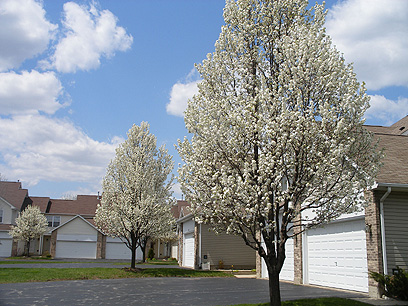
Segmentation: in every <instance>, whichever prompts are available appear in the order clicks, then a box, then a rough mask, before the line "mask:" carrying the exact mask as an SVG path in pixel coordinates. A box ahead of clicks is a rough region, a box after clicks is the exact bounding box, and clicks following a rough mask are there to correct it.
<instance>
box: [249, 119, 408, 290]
mask: <svg viewBox="0 0 408 306" xmlns="http://www.w3.org/2000/svg"><path fill="white" fill-rule="evenodd" d="M366 128H367V129H368V130H370V131H371V132H373V133H374V135H375V138H377V139H378V140H379V148H384V149H385V158H384V160H383V163H384V164H383V167H382V168H381V170H380V173H379V175H378V177H377V179H376V183H377V184H376V187H375V188H374V189H373V190H371V191H368V192H367V193H366V198H367V199H368V201H369V205H368V207H366V209H365V211H363V212H361V213H356V214H350V215H345V216H342V217H341V218H339V219H338V220H335V221H332V222H330V223H329V224H326V225H324V226H323V227H318V228H314V229H310V230H307V231H306V232H304V233H303V234H302V235H300V236H297V237H295V238H293V239H290V240H289V241H288V242H287V248H286V249H287V250H286V252H287V254H286V255H287V258H286V261H285V266H284V269H283V270H284V271H283V275H284V276H283V278H284V279H287V280H291V281H294V282H295V283H298V284H313V285H321V286H327V287H333V288H340V289H348V290H355V291H360V292H368V293H369V294H370V296H373V297H377V296H379V295H380V294H381V292H380V288H379V287H378V284H377V283H376V282H375V281H374V280H372V279H371V278H369V276H368V272H369V271H374V272H380V273H385V274H392V273H394V271H395V269H396V268H397V266H399V267H400V268H403V269H408V155H407V154H406V151H407V148H408V117H405V118H403V119H402V120H400V121H398V122H397V123H395V124H393V125H392V126H390V127H383V126H366ZM258 262H259V263H258V265H257V274H258V277H262V278H266V277H267V270H266V265H265V263H264V262H263V260H262V263H261V261H258Z"/></svg>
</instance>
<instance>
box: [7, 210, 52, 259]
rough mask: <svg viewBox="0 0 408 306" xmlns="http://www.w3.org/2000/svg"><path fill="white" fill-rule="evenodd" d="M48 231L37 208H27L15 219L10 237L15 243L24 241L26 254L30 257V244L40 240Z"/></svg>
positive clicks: (46, 223) (43, 217)
mask: <svg viewBox="0 0 408 306" xmlns="http://www.w3.org/2000/svg"><path fill="white" fill-rule="evenodd" d="M47 230H48V222H47V218H46V217H45V216H44V215H43V214H42V213H41V211H40V209H39V208H38V207H37V206H27V207H26V208H25V209H24V210H23V211H22V212H21V214H20V216H19V217H17V218H16V225H15V226H11V230H10V231H9V234H10V236H12V237H13V238H14V240H17V241H24V242H25V247H26V250H27V251H26V252H27V253H26V254H27V256H30V243H31V241H32V240H33V239H37V238H40V237H41V236H42V235H44V234H45V233H46V232H47Z"/></svg>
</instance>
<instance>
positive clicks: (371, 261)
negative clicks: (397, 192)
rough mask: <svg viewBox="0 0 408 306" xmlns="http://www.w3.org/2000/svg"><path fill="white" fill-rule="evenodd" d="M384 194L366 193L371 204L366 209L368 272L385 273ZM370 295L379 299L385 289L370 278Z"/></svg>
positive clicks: (377, 192)
mask: <svg viewBox="0 0 408 306" xmlns="http://www.w3.org/2000/svg"><path fill="white" fill-rule="evenodd" d="M383 194H384V192H379V191H371V192H366V194H365V197H366V199H367V201H368V203H369V205H368V207H366V209H365V224H366V229H367V230H366V241H367V267H368V271H371V272H378V273H383V271H384V268H383V260H382V243H381V223H380V199H381V196H382V195H383ZM368 293H369V296H370V297H374V298H378V297H381V295H382V294H383V288H382V287H381V286H379V285H378V283H377V282H376V281H374V280H373V279H372V278H371V277H369V278H368Z"/></svg>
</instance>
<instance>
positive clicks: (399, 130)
mask: <svg viewBox="0 0 408 306" xmlns="http://www.w3.org/2000/svg"><path fill="white" fill-rule="evenodd" d="M365 127H366V128H367V130H369V131H371V132H372V133H373V134H374V137H375V138H376V139H377V140H378V147H379V148H380V149H384V159H383V160H382V162H383V165H382V167H381V168H380V172H379V174H378V175H377V178H376V182H377V183H380V184H408V155H407V154H406V152H407V148H408V136H407V135H404V134H405V133H406V132H407V131H408V116H405V117H404V118H402V119H401V120H399V121H398V122H396V123H394V124H393V125H391V126H373V125H366V126H365Z"/></svg>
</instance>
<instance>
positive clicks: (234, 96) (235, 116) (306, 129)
mask: <svg viewBox="0 0 408 306" xmlns="http://www.w3.org/2000/svg"><path fill="white" fill-rule="evenodd" d="M325 15H326V12H325V10H324V7H323V5H318V4H316V5H314V6H313V7H312V8H308V1H307V0H300V1H299V0H274V1H272V0H236V1H234V0H227V1H226V6H225V9H224V20H225V25H224V26H223V27H222V30H221V34H220V36H219V39H218V40H217V42H216V44H215V51H214V52H213V53H211V54H208V55H207V58H206V59H205V60H204V61H203V62H202V63H201V64H199V65H196V68H197V70H198V72H199V73H200V74H201V77H202V81H201V82H200V84H199V93H198V94H197V95H195V96H194V97H193V98H192V99H191V101H189V103H188V107H187V110H186V113H185V123H186V127H187V129H188V131H189V132H190V133H191V134H192V137H191V140H189V139H188V138H185V139H184V140H183V141H179V143H178V150H179V153H180V156H181V157H182V159H183V160H184V162H185V164H184V165H183V166H182V167H181V168H180V169H179V176H180V182H181V186H182V190H183V192H184V193H185V194H186V195H187V199H188V200H189V201H190V202H191V205H192V209H193V211H194V212H195V213H196V217H197V219H198V220H199V221H202V222H208V223H210V224H212V225H213V226H214V227H218V228H224V229H225V230H226V231H227V232H228V233H235V234H239V235H241V236H242V237H243V239H244V240H245V242H246V243H247V245H249V246H250V247H252V248H253V249H254V250H256V251H257V252H258V254H259V255H260V256H261V257H262V258H263V259H264V260H265V262H266V265H267V268H268V273H269V279H270V288H271V290H270V292H271V304H272V305H280V295H279V272H280V270H281V268H282V266H283V263H284V260H285V243H286V241H287V239H288V238H290V237H291V236H293V235H296V234H299V233H300V232H301V231H303V230H305V229H306V228H308V227H311V226H315V225H317V224H321V223H324V222H328V221H330V220H332V219H335V218H337V217H339V216H340V215H341V214H344V213H350V212H353V211H355V210H358V209H361V207H362V205H363V204H364V197H363V193H364V191H365V190H366V189H367V187H370V186H373V184H374V178H375V175H376V173H377V172H378V168H379V164H380V157H381V152H379V151H378V150H377V148H376V146H375V143H374V142H373V140H372V135H371V134H370V133H369V132H368V131H367V130H366V129H365V128H364V127H363V124H364V119H363V116H364V112H365V110H366V109H367V108H368V107H369V97H368V96H367V95H366V93H365V88H364V84H362V85H361V84H359V82H358V81H357V79H356V76H355V73H354V72H353V67H352V65H351V64H347V63H346V62H345V59H344V58H343V56H342V54H341V53H340V52H339V51H337V50H336V48H335V47H334V46H333V45H332V42H331V39H330V37H329V36H328V35H327V34H326V32H325V28H324V22H325ZM259 233H260V235H259ZM262 242H264V243H265V245H264V246H263V244H262Z"/></svg>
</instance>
